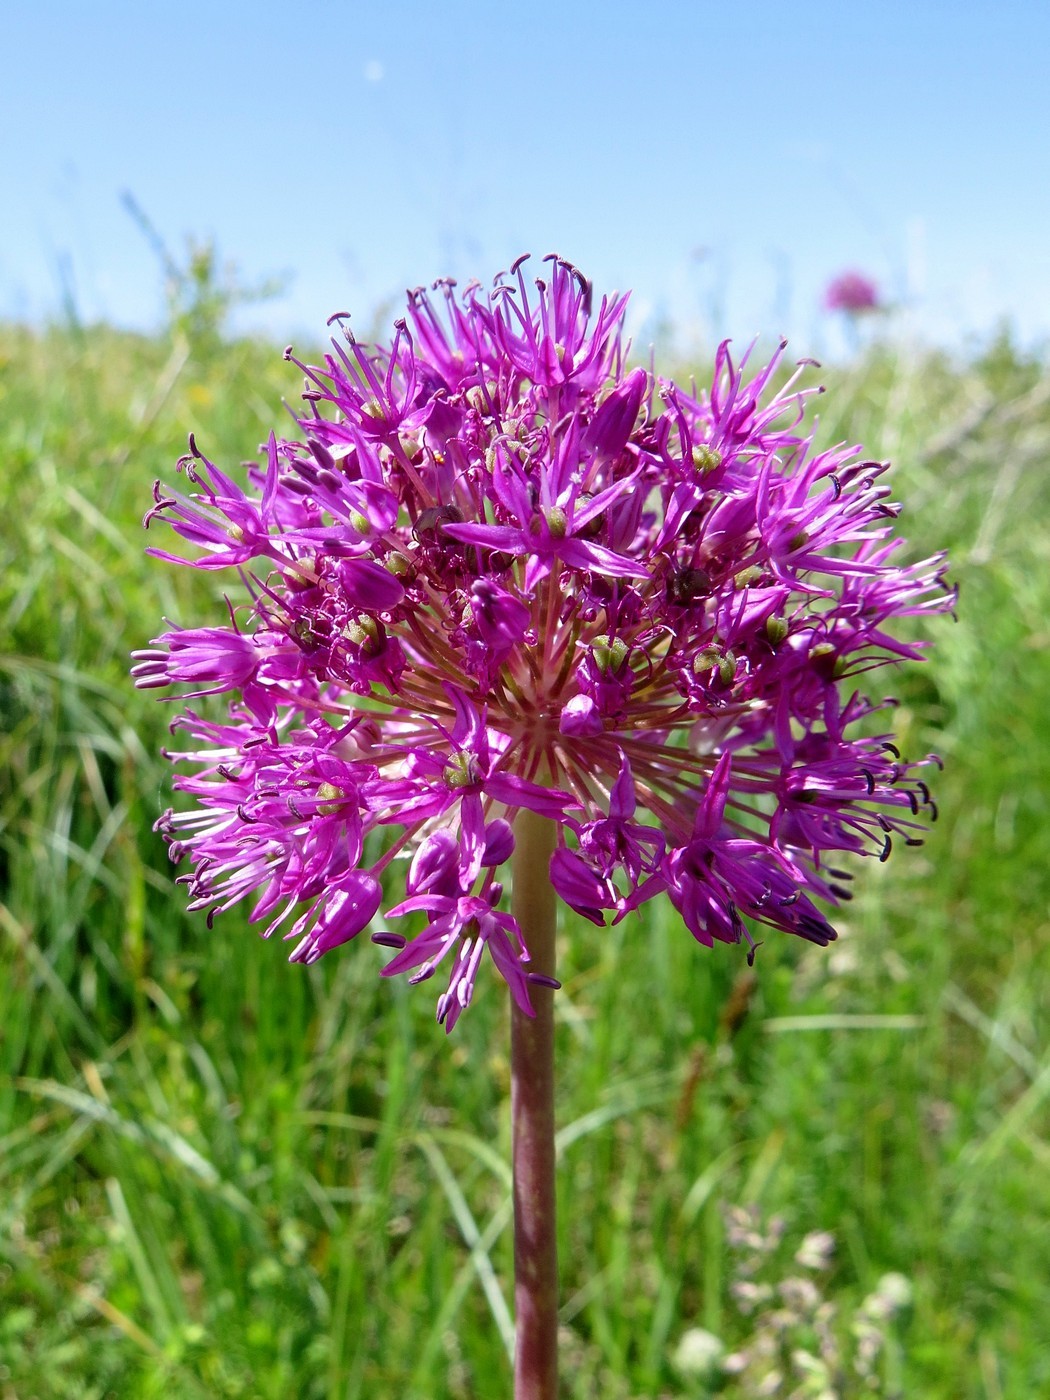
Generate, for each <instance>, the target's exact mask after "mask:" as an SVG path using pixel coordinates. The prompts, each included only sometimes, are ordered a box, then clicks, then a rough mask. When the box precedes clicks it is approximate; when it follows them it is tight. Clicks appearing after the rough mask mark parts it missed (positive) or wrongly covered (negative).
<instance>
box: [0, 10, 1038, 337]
mask: <svg viewBox="0 0 1050 1400" xmlns="http://www.w3.org/2000/svg"><path fill="white" fill-rule="evenodd" d="M2 32H3V39H4V48H5V50H6V53H5V60H6V61H5V63H4V81H3V84H2V85H0V170H2V174H3V188H4V190H5V193H6V196H7V197H6V199H5V201H4V203H5V205H6V209H5V212H4V214H3V217H2V219H0V316H19V317H30V318H39V317H42V316H46V315H48V314H54V313H55V312H56V311H57V309H58V308H59V306H60V304H61V298H62V289H63V288H64V287H65V288H68V289H69V290H70V291H71V293H72V296H73V298H74V300H75V303H76V305H77V307H78V309H79V313H80V315H81V316H82V317H83V318H85V319H93V318H95V317H100V316H105V317H108V318H109V319H112V320H115V321H117V322H119V323H121V324H127V325H136V326H150V325H155V324H156V323H157V322H158V320H159V319H160V316H161V314H162V306H163V301H162V293H161V276H160V269H159V265H158V262H157V258H156V256H155V253H154V252H153V251H152V250H151V248H150V246H149V244H148V242H147V241H146V239H145V238H144V237H143V235H142V232H141V230H140V229H139V228H137V227H136V226H135V224H134V222H133V220H132V219H131V218H130V217H129V215H128V213H127V211H126V209H125V208H124V206H123V204H122V202H121V195H122V192H123V191H130V192H131V193H132V194H133V196H134V198H135V199H136V200H137V201H138V203H139V204H140V206H141V207H142V208H143V209H144V210H145V211H146V213H147V214H148V215H149V218H150V219H151V220H152V222H153V224H154V225H155V226H156V228H157V229H158V230H159V231H160V233H161V234H162V236H163V237H164V239H165V240H166V242H167V243H168V244H169V246H170V248H171V250H172V251H173V253H175V254H176V256H182V255H183V254H184V251H185V248H186V240H187V238H188V237H190V236H194V237H197V238H198V239H204V238H211V239H214V241H215V243H216V245H217V247H218V250H219V252H220V254H221V255H222V256H223V257H224V258H228V259H232V260H233V261H235V262H236V264H237V266H238V268H239V270H240V273H241V275H242V276H243V278H244V279H245V280H246V281H248V282H254V281H259V280H261V279H262V278H264V277H266V276H268V275H270V274H278V273H286V274H288V278H289V280H288V284H287V291H286V293H285V294H284V295H283V296H281V297H280V298H279V299H277V300H274V301H272V302H270V303H268V304H266V305H265V306H259V307H256V308H254V309H252V310H249V311H246V312H244V313H243V314H242V324H244V325H247V326H253V327H255V326H257V327H260V328H263V329H265V330H267V331H268V332H270V333H272V334H274V335H276V336H277V337H279V338H282V339H286V338H292V337H293V336H298V337H302V336H304V335H305V336H309V337H311V338H316V337H317V336H318V335H319V334H320V333H321V332H322V331H323V323H324V320H325V317H326V316H327V315H328V314H329V313H330V312H331V311H334V310H349V311H351V312H352V313H353V315H354V323H355V325H356V326H357V327H358V329H359V331H367V330H368V329H369V328H370V327H371V326H372V325H373V322H374V318H376V317H377V315H378V316H380V317H385V319H387V320H389V318H390V316H391V315H392V314H396V313H394V312H393V311H391V310H390V309H389V308H390V307H391V305H392V304H393V303H396V301H397V300H398V299H399V297H400V294H401V293H402V292H403V289H404V288H405V287H406V286H408V285H415V284H417V283H420V282H424V281H429V280H432V279H433V278H434V277H436V276H439V275H441V274H444V273H450V274H452V275H455V276H457V277H459V278H461V279H464V280H465V279H467V278H469V277H471V276H477V277H479V278H481V279H482V280H483V281H486V282H487V281H488V280H489V279H490V278H491V277H492V275H493V274H494V273H495V272H497V271H498V270H499V269H500V268H503V267H505V266H506V265H507V264H508V263H509V262H510V261H511V260H512V259H513V258H514V257H515V256H516V255H517V254H518V253H519V252H522V251H527V250H531V251H532V252H533V253H535V254H537V255H539V254H543V253H546V252H549V251H551V250H557V251H558V252H560V253H562V254H563V255H565V256H567V257H569V258H571V259H572V260H573V261H574V262H576V263H577V264H578V265H579V266H580V267H581V268H582V269H583V270H584V271H585V272H586V273H587V275H588V276H590V277H591V278H592V279H593V280H594V282H595V283H596V285H597V287H598V288H599V289H603V288H612V287H617V288H625V287H632V288H633V289H634V292H635V297H634V320H635V324H636V325H637V326H638V328H639V332H640V333H641V334H651V333H653V332H654V328H655V327H657V326H658V325H659V324H661V323H665V322H673V323H674V325H675V326H676V327H677V333H678V335H679V337H680V338H681V339H682V340H683V341H686V342H689V343H693V342H704V341H708V340H710V339H711V338H712V337H713V336H715V335H721V334H731V335H733V336H734V337H736V338H737V339H741V338H749V337H750V336H751V335H752V334H753V333H754V332H756V331H759V330H762V331H766V332H769V333H771V334H772V333H779V332H786V333H788V334H789V335H790V336H791V338H792V343H793V348H794V349H796V350H797V351H798V352H799V353H819V352H821V351H822V350H823V349H825V348H827V345H828V343H829V341H830V342H831V343H832V345H833V344H834V337H835V335H836V330H835V328H834V326H833V324H832V323H831V321H830V320H829V318H828V317H827V316H825V315H824V314H822V312H821V310H820V294H821V289H822V287H823V285H824V284H825V283H826V281H827V280H828V278H829V277H831V276H832V275H833V274H835V273H836V272H838V271H840V270H842V269H843V268H846V267H857V268H860V269H862V270H864V271H866V272H868V273H870V274H871V275H872V276H873V277H874V278H875V279H876V280H877V281H878V282H879V284H880V286H881V287H882V288H883V289H884V292H885V295H886V296H887V298H888V299H890V300H892V301H893V302H895V303H897V304H898V305H899V306H900V307H901V308H902V309H901V311H900V313H899V319H900V322H901V325H902V327H903V326H904V325H905V324H906V326H907V328H909V329H910V330H911V331H913V332H914V333H916V334H918V335H920V336H923V337H925V338H927V339H932V340H938V341H941V342H943V343H947V344H958V343H961V342H964V341H965V340H966V339H967V338H972V337H974V336H980V335H984V334H987V333H988V331H989V330H990V328H991V327H992V326H994V325H995V323H996V322H997V321H998V320H999V319H1000V318H1002V317H1007V318H1009V319H1010V320H1011V322H1012V324H1013V325H1014V327H1015V330H1016V332H1017V334H1018V336H1019V337H1020V338H1021V339H1022V340H1023V341H1024V342H1026V343H1030V342H1033V341H1039V340H1042V339H1044V338H1048V337H1050V253H1048V233H1050V179H1048V176H1050V159H1048V154H1050V153H1048V146H1050V136H1048V126H1050V100H1048V98H1047V95H1046V93H1047V83H1046V55H1047V53H1048V52H1050V6H1046V5H1041V4H1037V3H1033V0H1027V2H1025V0H999V3H997V4H994V5H993V4H990V3H974V2H973V0H970V2H969V3H967V0H956V2H955V3H948V0H944V2H943V3H940V2H934V0H913V3H909V4H905V3H899V2H898V0H881V2H880V3H878V4H874V3H872V4H863V5H861V4H849V3H845V0H836V3H823V2H822V3H805V0H802V3H798V4H795V5H788V4H783V3H780V4H773V3H766V2H765V0H722V3H719V4H714V3H710V2H709V0H693V3H678V2H677V0H670V2H669V3H664V4H661V5H655V6H651V7H650V6H641V5H629V4H618V3H615V0H606V3H589V2H588V3H576V4H573V3H571V0H567V2H566V3H565V4H564V5H553V4H545V3H537V4H531V5H529V6H527V7H526V6H518V7H515V6H510V5H504V4H485V3H480V2H479V3H468V0H448V2H447V3H444V4H440V3H431V4H424V3H398V2H397V0H389V3H386V4H382V5H376V4H369V5H364V4H356V3H346V0H313V3H312V4H310V5H291V4H279V3H272V2H271V0H257V3H254V4H250V5H249V4H244V3H240V0H233V3H225V4H224V3H222V0H208V3H200V0H181V3H178V4H171V3H144V0H138V3H127V2H126V0H95V3H90V4H89V3H87V0H82V3H71V0H67V2H66V3H58V2H57V0H51V2H50V3H49V2H48V0H38V3H36V4H35V5H33V6H28V5H21V6H18V7H15V6H13V5H12V6H9V7H8V9H7V13H6V15H5V17H4V20H3V25H2ZM905 318H906V320H905Z"/></svg>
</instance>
